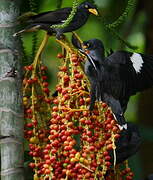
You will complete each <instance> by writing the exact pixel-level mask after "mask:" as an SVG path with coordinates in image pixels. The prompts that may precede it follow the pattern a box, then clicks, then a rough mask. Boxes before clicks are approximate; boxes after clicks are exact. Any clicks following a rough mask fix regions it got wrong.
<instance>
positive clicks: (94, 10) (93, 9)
mask: <svg viewBox="0 0 153 180" xmlns="http://www.w3.org/2000/svg"><path fill="white" fill-rule="evenodd" d="M79 8H80V9H84V10H87V11H88V12H89V13H91V14H94V15H95V16H98V15H99V13H98V10H97V8H96V6H95V5H93V4H92V3H90V2H86V1H85V2H83V3H81V4H80V5H79Z"/></svg>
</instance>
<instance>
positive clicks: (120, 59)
mask: <svg viewBox="0 0 153 180" xmlns="http://www.w3.org/2000/svg"><path fill="white" fill-rule="evenodd" d="M105 60H106V62H107V64H108V71H109V72H110V73H109V74H110V76H112V79H113V80H115V77H113V76H115V75H117V76H118V77H117V80H118V81H120V83H119V84H118V87H116V89H118V92H120V95H121V96H124V95H123V94H125V93H126V94H128V95H129V96H130V95H133V94H135V93H137V92H140V91H143V90H145V89H148V88H151V87H152V86H153V56H151V55H143V54H139V53H131V52H126V51H117V52H115V53H113V54H112V55H110V56H108V57H107V58H105Z"/></svg>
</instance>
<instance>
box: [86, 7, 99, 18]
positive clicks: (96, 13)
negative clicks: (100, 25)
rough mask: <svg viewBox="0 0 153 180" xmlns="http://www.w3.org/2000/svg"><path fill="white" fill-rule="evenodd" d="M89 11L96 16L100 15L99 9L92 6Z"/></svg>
mask: <svg viewBox="0 0 153 180" xmlns="http://www.w3.org/2000/svg"><path fill="white" fill-rule="evenodd" d="M88 11H89V12H90V13H92V14H94V15H95V16H98V15H99V14H98V11H97V10H96V9H92V8H90V9H88Z"/></svg>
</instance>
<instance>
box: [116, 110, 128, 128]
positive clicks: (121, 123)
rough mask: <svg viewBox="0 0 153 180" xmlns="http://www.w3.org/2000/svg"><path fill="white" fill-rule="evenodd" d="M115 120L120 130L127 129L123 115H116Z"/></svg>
mask: <svg viewBox="0 0 153 180" xmlns="http://www.w3.org/2000/svg"><path fill="white" fill-rule="evenodd" d="M113 115H114V118H115V120H116V121H117V122H118V125H119V128H120V130H123V129H125V130H126V129H127V122H126V120H125V118H124V116H123V115H122V114H114V113H113Z"/></svg>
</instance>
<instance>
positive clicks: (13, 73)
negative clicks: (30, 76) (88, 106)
mask: <svg viewBox="0 0 153 180" xmlns="http://www.w3.org/2000/svg"><path fill="white" fill-rule="evenodd" d="M17 16H19V3H18V1H17V0H14V1H10V0H0V147H1V180H6V179H7V180H22V179H24V177H23V109H22V97H21V66H20V63H19V58H20V55H19V54H20V53H19V52H20V47H19V45H20V41H19V40H18V39H17V38H14V37H13V36H12V35H13V33H14V32H15V26H16V25H15V23H14V22H15V19H16V17H17Z"/></svg>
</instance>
